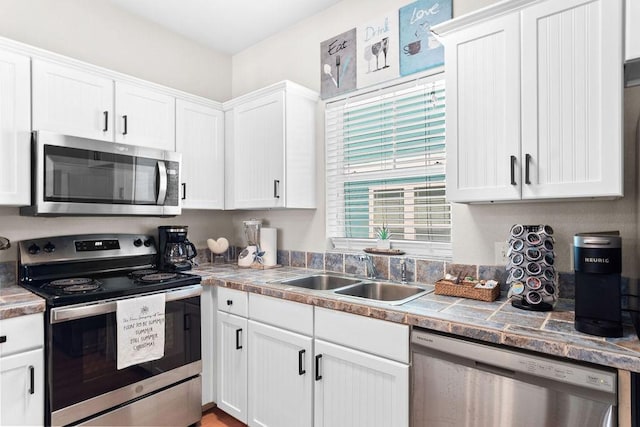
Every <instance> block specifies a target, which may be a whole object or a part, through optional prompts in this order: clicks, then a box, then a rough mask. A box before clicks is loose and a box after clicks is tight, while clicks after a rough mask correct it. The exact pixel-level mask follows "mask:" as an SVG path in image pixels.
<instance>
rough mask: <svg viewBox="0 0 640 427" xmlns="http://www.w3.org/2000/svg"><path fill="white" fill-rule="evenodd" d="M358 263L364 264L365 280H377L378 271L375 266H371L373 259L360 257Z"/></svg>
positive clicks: (364, 256)
mask: <svg viewBox="0 0 640 427" xmlns="http://www.w3.org/2000/svg"><path fill="white" fill-rule="evenodd" d="M360 261H364V262H365V265H364V266H365V274H366V276H367V279H377V278H378V270H376V266H375V265H374V264H373V258H371V257H370V256H369V255H360Z"/></svg>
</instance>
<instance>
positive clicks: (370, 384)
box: [314, 339, 409, 427]
mask: <svg viewBox="0 0 640 427" xmlns="http://www.w3.org/2000/svg"><path fill="white" fill-rule="evenodd" d="M315 358H316V362H315V364H316V368H317V371H316V373H315V379H316V381H315V387H314V388H315V406H314V414H315V415H314V425H315V426H316V427H322V426H325V427H341V426H344V427H357V426H362V427H372V426H381V427H382V426H394V427H406V426H408V425H409V366H408V365H405V364H401V363H397V362H393V361H390V360H387V359H383V358H380V357H377V356H372V355H370V354H367V353H363V352H360V351H357V350H352V349H349V348H347V347H342V346H339V345H335V344H331V343H328V342H326V341H322V340H318V339H316V340H315Z"/></svg>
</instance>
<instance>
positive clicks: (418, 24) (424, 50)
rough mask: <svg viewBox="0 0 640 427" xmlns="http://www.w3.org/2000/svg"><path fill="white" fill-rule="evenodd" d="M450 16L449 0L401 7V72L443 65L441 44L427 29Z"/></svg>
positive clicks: (423, 2)
mask: <svg viewBox="0 0 640 427" xmlns="http://www.w3.org/2000/svg"><path fill="white" fill-rule="evenodd" d="M451 16H452V12H451V0H418V1H416V2H413V3H411V4H408V5H407V6H404V7H402V8H400V12H399V21H400V74H401V75H403V76H406V75H409V74H413V73H416V72H418V71H423V70H427V69H429V68H434V67H438V66H440V65H443V64H444V46H442V44H441V43H440V42H439V41H438V40H437V39H436V38H435V37H434V36H433V34H431V31H430V29H431V27H432V26H433V25H435V24H439V23H441V22H444V21H448V20H449V19H451Z"/></svg>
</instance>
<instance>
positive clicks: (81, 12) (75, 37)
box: [0, 0, 231, 101]
mask: <svg viewBox="0 0 640 427" xmlns="http://www.w3.org/2000/svg"><path fill="white" fill-rule="evenodd" d="M0 36H4V37H7V38H10V39H13V40H17V41H20V42H23V43H27V44H30V45H33V46H37V47H40V48H43V49H47V50H50V51H53V52H56V53H60V54H62V55H66V56H70V57H72V58H75V59H79V60H81V61H86V62H90V63H92V64H94V65H98V66H101V67H106V68H109V69H112V70H115V71H119V72H122V73H125V74H130V75H132V76H135V77H139V78H141V79H145V80H149V81H152V82H154V83H159V84H162V85H165V86H169V87H172V88H176V89H180V90H183V91H185V92H189V93H193V94H195V95H200V96H204V97H205V98H209V99H214V100H216V101H226V100H228V99H229V98H230V96H231V57H230V56H229V55H225V54H221V53H219V52H215V51H213V50H211V49H208V48H206V47H204V46H202V45H199V44H197V43H195V42H193V41H190V40H187V39H185V38H184V37H182V36H179V35H177V34H176V33H173V32H170V31H168V30H165V29H164V28H162V27H160V26H158V25H156V24H154V23H151V22H148V21H144V20H142V19H140V18H138V17H137V16H135V15H133V14H129V13H127V12H124V11H122V10H121V9H118V8H117V7H116V6H114V5H112V4H111V3H110V2H109V1H107V0H90V1H86V0H2V1H1V2H0Z"/></svg>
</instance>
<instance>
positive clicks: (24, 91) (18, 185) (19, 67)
mask: <svg viewBox="0 0 640 427" xmlns="http://www.w3.org/2000/svg"><path fill="white" fill-rule="evenodd" d="M29 78H30V72H29V58H28V57H27V56H23V55H18V54H15V53H11V52H4V51H0V159H2V167H0V204H2V205H13V206H20V205H28V204H29V201H30V200H31V197H30V195H31V192H30V191H31V187H30V183H31V180H30V171H31V163H30V158H31V156H30V153H31V150H30V149H29V148H30V146H31V145H30V141H31V137H30V135H31V134H30V131H31V108H30V107H31V106H30V99H31V97H30V88H31V85H30V80H29Z"/></svg>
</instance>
